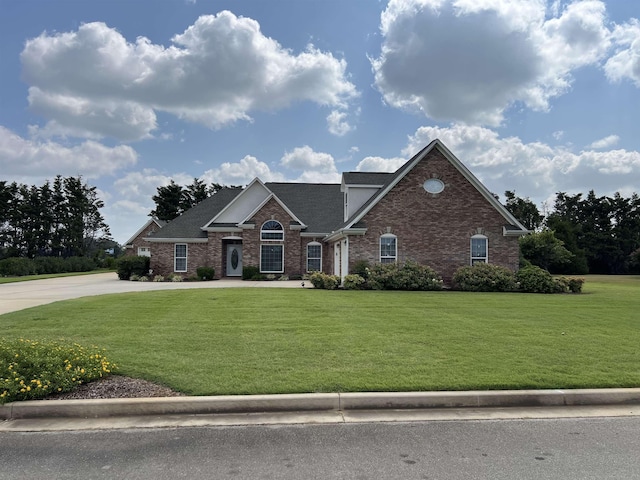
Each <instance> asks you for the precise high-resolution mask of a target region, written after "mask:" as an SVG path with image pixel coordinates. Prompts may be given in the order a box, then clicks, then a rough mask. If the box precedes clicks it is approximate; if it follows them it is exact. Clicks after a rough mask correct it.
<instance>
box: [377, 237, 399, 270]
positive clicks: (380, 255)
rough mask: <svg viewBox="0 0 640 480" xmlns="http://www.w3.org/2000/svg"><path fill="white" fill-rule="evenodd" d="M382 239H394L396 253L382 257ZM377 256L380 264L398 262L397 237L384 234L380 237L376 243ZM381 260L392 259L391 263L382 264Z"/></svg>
mask: <svg viewBox="0 0 640 480" xmlns="http://www.w3.org/2000/svg"><path fill="white" fill-rule="evenodd" d="M383 238H394V239H395V247H396V251H395V253H394V255H386V256H384V257H383V256H382V239H383ZM378 256H379V258H380V263H396V262H397V261H398V237H397V236H396V235H394V234H393V233H385V234H384V235H380V240H379V242H378ZM383 259H393V262H383V261H382V260H383Z"/></svg>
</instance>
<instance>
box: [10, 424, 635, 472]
mask: <svg viewBox="0 0 640 480" xmlns="http://www.w3.org/2000/svg"><path fill="white" fill-rule="evenodd" d="M638 432H640V418H637V417H634V418H595V419H554V420H524V421H522V420H506V421H505V420H502V421H446V422H422V423H400V424H398V423H393V424H390V423H370V424H351V425H349V424H344V425H296V426H252V427H247V426H245V427H206V428H175V429H173V428H171V429H140V430H110V431H106V430H104V431H79V432H55V433H1V434H0V477H1V478H2V479H3V480H18V479H29V480H37V479H47V480H49V479H52V478H56V479H94V478H95V479H110V478H114V479H116V478H117V479H131V480H135V479H153V480H165V479H177V478H189V479H200V478H207V479H224V478H229V479H249V478H251V479H254V478H255V479H259V478H265V479H266V478H268V479H280V478H287V479H288V478H291V479H432V480H434V479H438V480H448V479H456V480H464V479H492V480H500V479H505V480H506V479H508V480H514V479H522V480H527V479H532V480H533V479H536V480H538V479H564V480H572V479H575V480H578V479H580V480H589V479H594V480H596V479H597V480H606V479H623V480H628V479H637V478H640V454H639V452H640V435H638Z"/></svg>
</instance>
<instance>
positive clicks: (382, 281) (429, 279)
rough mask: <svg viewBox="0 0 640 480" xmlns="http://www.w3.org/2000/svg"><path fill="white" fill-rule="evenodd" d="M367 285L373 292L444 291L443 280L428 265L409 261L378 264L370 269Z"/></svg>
mask: <svg viewBox="0 0 640 480" xmlns="http://www.w3.org/2000/svg"><path fill="white" fill-rule="evenodd" d="M367 285H368V286H369V288H371V289H373V290H421V291H428V290H442V285H443V283H442V278H441V277H440V275H438V273H437V272H436V271H435V270H433V269H432V268H430V267H427V266H426V265H420V264H418V263H417V262H414V261H411V260H407V261H406V262H404V263H403V264H400V263H378V264H375V265H374V266H373V267H371V268H370V269H369V278H368V279H367Z"/></svg>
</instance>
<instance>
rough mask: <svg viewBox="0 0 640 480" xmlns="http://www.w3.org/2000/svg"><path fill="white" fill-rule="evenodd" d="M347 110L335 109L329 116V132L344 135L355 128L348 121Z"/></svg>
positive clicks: (339, 135)
mask: <svg viewBox="0 0 640 480" xmlns="http://www.w3.org/2000/svg"><path fill="white" fill-rule="evenodd" d="M346 118H347V114H346V112H341V111H339V110H333V111H332V112H331V113H330V114H329V115H328V116H327V125H328V127H329V133H331V134H333V135H336V136H338V137H342V136H344V135H346V134H347V133H349V132H350V131H351V130H353V127H352V126H351V125H350V124H349V122H347V121H346Z"/></svg>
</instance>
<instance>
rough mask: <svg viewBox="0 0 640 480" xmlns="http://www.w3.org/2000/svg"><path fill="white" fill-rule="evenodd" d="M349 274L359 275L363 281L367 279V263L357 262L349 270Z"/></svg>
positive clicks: (363, 261)
mask: <svg viewBox="0 0 640 480" xmlns="http://www.w3.org/2000/svg"><path fill="white" fill-rule="evenodd" d="M351 273H353V274H355V275H360V276H361V277H362V278H364V279H365V281H366V280H367V279H368V278H369V262H368V261H366V260H358V261H357V262H356V263H355V264H354V265H353V268H352V269H351Z"/></svg>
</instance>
